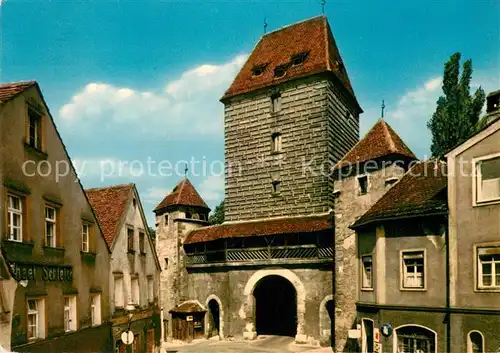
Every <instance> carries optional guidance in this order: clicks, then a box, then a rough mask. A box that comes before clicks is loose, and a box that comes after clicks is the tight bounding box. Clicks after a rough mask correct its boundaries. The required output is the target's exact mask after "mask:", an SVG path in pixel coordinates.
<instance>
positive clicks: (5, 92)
mask: <svg viewBox="0 0 500 353" xmlns="http://www.w3.org/2000/svg"><path fill="white" fill-rule="evenodd" d="M35 84H36V81H21V82H11V83H1V84H0V102H6V101H8V100H9V99H12V98H14V97H15V96H17V95H18V94H19V93H22V92H24V91H25V90H27V89H28V88H30V87H31V86H33V85H35Z"/></svg>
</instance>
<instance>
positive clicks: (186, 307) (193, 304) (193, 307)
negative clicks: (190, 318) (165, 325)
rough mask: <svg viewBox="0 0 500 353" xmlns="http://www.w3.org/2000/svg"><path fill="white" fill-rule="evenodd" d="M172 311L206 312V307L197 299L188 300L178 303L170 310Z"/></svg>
mask: <svg viewBox="0 0 500 353" xmlns="http://www.w3.org/2000/svg"><path fill="white" fill-rule="evenodd" d="M170 312H171V313H181V314H192V313H204V312H206V310H205V308H204V307H203V306H202V305H201V303H200V302H199V301H197V300H187V301H185V302H184V303H181V304H179V305H177V306H176V307H175V308H174V309H172V310H170Z"/></svg>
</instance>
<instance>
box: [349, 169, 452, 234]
mask: <svg viewBox="0 0 500 353" xmlns="http://www.w3.org/2000/svg"><path fill="white" fill-rule="evenodd" d="M446 187H447V177H446V164H444V163H442V162H437V161H424V162H418V163H416V164H415V165H414V166H413V167H411V168H410V170H408V171H407V172H406V174H405V175H404V176H403V177H402V178H401V180H400V181H399V182H398V183H397V184H395V185H394V186H393V187H392V188H391V189H389V191H387V193H385V195H384V196H382V198H381V199H380V200H379V201H378V202H377V203H375V204H374V205H373V206H372V207H371V208H370V209H369V210H368V211H367V212H366V213H365V214H364V215H363V216H361V218H359V219H358V220H357V221H356V222H355V223H354V224H353V225H352V228H356V227H359V226H362V225H366V224H369V223H373V222H377V221H383V220H389V219H394V218H407V217H415V216H419V215H426V214H434V213H446V212H447V210H448V203H447V194H446Z"/></svg>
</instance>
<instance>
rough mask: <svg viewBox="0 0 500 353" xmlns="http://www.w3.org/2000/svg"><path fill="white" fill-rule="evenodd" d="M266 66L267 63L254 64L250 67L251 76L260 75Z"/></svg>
mask: <svg viewBox="0 0 500 353" xmlns="http://www.w3.org/2000/svg"><path fill="white" fill-rule="evenodd" d="M266 67H267V64H265V65H255V66H254V67H253V68H252V75H253V76H260V75H262V74H263V73H264V71H265V70H266Z"/></svg>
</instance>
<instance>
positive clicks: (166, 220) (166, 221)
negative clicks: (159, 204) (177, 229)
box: [164, 214, 168, 226]
mask: <svg viewBox="0 0 500 353" xmlns="http://www.w3.org/2000/svg"><path fill="white" fill-rule="evenodd" d="M164 219H165V225H166V226H168V214H166V215H165V217H164Z"/></svg>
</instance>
